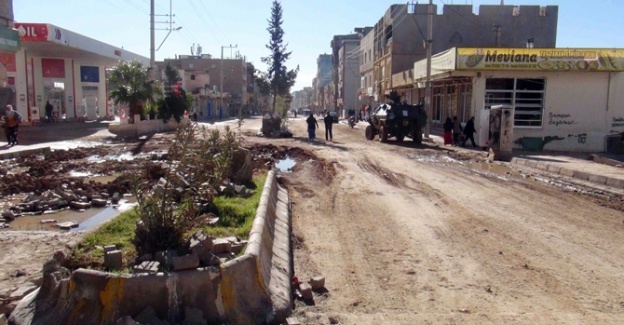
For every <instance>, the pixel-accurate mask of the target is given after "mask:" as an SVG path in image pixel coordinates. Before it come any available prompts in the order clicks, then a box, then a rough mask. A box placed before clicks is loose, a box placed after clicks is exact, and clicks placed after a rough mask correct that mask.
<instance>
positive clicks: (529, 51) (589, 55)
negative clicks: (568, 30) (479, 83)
mask: <svg viewBox="0 0 624 325" xmlns="http://www.w3.org/2000/svg"><path fill="white" fill-rule="evenodd" d="M457 70H549V71H624V49H563V48H562V49H557V48H552V49H536V48H458V49H457Z"/></svg>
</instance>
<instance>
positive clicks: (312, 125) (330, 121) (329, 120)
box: [306, 112, 334, 142]
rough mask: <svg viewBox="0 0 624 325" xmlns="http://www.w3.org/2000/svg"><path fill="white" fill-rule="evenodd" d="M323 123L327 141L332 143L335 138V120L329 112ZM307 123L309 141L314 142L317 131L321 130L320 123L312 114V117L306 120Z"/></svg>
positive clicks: (326, 113)
mask: <svg viewBox="0 0 624 325" xmlns="http://www.w3.org/2000/svg"><path fill="white" fill-rule="evenodd" d="M323 122H324V123H325V140H326V141H332V140H333V138H334V135H333V133H332V127H333V125H334V118H333V117H332V116H331V115H330V114H329V112H325V117H324V118H323ZM306 123H307V124H308V141H309V142H313V141H314V140H315V139H316V129H318V128H319V124H318V121H317V120H316V118H315V117H314V114H312V113H310V116H308V118H307V119H306Z"/></svg>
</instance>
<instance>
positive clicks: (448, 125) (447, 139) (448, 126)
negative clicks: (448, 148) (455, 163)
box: [443, 117, 453, 145]
mask: <svg viewBox="0 0 624 325" xmlns="http://www.w3.org/2000/svg"><path fill="white" fill-rule="evenodd" d="M443 128H444V145H447V144H453V121H451V118H450V117H447V118H446V121H444V126H443Z"/></svg>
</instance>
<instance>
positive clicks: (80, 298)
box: [10, 171, 293, 325]
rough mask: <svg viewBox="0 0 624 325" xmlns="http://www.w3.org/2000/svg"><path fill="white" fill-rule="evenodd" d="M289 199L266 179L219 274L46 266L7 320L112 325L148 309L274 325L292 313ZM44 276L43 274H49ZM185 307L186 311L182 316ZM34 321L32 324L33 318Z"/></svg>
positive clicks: (273, 177)
mask: <svg viewBox="0 0 624 325" xmlns="http://www.w3.org/2000/svg"><path fill="white" fill-rule="evenodd" d="M290 216H291V209H290V200H289V198H288V192H287V191H286V189H285V188H283V187H281V186H280V185H279V184H278V182H277V174H276V172H275V171H270V172H269V174H268V176H267V180H266V182H265V185H264V188H263V190H262V196H261V198H260V203H259V206H258V209H257V212H256V216H255V219H254V223H253V226H252V230H251V232H250V238H249V242H248V245H247V248H246V250H245V253H244V254H243V255H242V256H239V257H237V258H235V259H233V260H231V261H228V262H226V263H224V264H222V265H221V266H220V267H207V268H197V269H193V270H188V271H182V272H172V273H158V274H151V275H147V274H115V273H107V272H100V271H94V270H86V269H78V270H76V271H74V272H73V273H71V274H69V272H68V271H67V270H65V269H63V268H59V267H58V265H56V261H52V262H53V264H52V265H56V266H53V267H52V269H50V266H49V265H48V264H50V262H48V263H46V265H45V266H44V274H43V283H42V286H41V288H40V289H39V290H38V291H37V292H38V293H37V294H36V295H33V296H29V299H28V300H23V301H22V302H20V305H19V306H18V308H16V309H15V311H14V312H13V314H11V318H10V320H11V322H12V323H13V324H16V325H26V324H28V325H35V324H42V325H43V324H69V325H73V324H76V325H78V324H80V325H83V324H115V322H116V320H118V319H119V318H121V317H124V316H127V315H129V316H131V317H136V316H137V315H139V314H140V313H142V312H143V311H144V310H146V308H153V309H154V310H155V311H156V314H157V315H156V316H158V318H160V319H166V320H168V321H169V322H171V323H172V324H180V323H182V320H183V319H185V318H186V317H190V316H189V315H188V314H187V310H188V313H192V312H198V313H200V314H201V315H203V319H204V320H205V321H207V322H208V323H209V324H221V323H229V324H279V323H280V322H282V321H284V320H285V319H286V317H287V316H288V315H290V313H291V306H292V298H293V297H292V283H291V279H292V275H293V266H292V265H293V263H292V247H291V244H290V236H291V218H290ZM46 270H47V271H46ZM182 307H184V310H182ZM33 317H34V318H33Z"/></svg>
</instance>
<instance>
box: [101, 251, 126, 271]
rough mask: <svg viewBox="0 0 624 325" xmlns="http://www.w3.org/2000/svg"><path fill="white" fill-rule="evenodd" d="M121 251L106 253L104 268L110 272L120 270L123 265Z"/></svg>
mask: <svg viewBox="0 0 624 325" xmlns="http://www.w3.org/2000/svg"><path fill="white" fill-rule="evenodd" d="M121 257H122V256H121V251H120V250H114V251H109V252H106V253H105V255H104V266H105V267H106V268H107V269H109V270H119V269H121V267H122V265H123V261H122V259H121Z"/></svg>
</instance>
